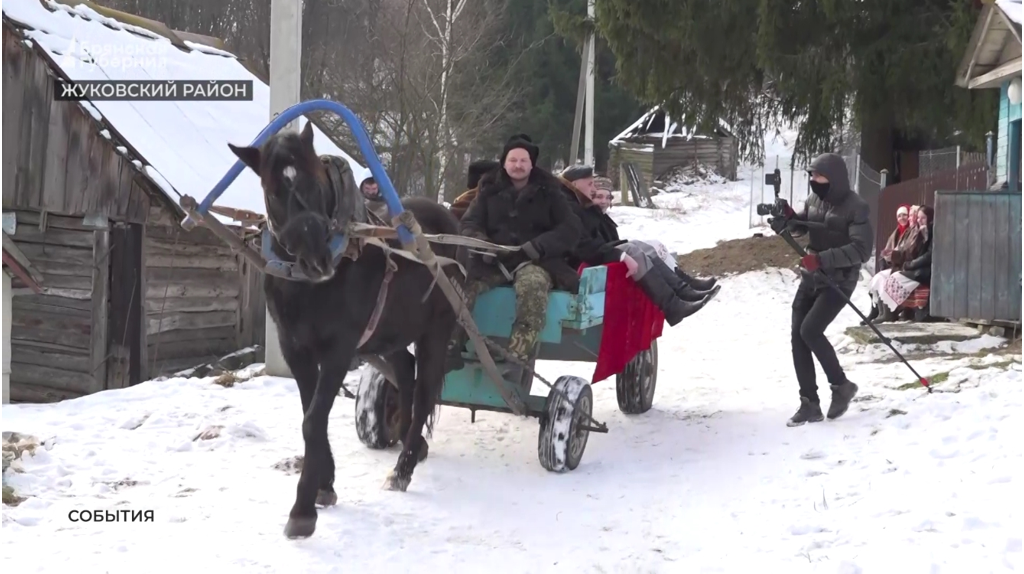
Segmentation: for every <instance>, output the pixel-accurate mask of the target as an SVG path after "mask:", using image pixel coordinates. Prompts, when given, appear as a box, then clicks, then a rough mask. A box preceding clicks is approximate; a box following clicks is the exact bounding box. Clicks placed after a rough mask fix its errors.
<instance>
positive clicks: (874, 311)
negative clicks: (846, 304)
mask: <svg viewBox="0 0 1024 574" xmlns="http://www.w3.org/2000/svg"><path fill="white" fill-rule="evenodd" d="M877 318H878V305H871V312H870V313H868V320H867V321H861V322H860V324H861V325H867V324H868V323H872V322H874V320H875V319H877Z"/></svg>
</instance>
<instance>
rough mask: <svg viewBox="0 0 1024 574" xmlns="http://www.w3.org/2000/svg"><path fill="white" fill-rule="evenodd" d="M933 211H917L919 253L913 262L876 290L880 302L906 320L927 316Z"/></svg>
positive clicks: (926, 208)
mask: <svg viewBox="0 0 1024 574" xmlns="http://www.w3.org/2000/svg"><path fill="white" fill-rule="evenodd" d="M934 217H935V210H934V209H932V208H931V207H928V206H927V205H925V206H923V207H921V209H920V210H918V212H917V236H918V251H917V255H916V256H915V257H914V258H913V259H908V260H907V261H906V262H905V263H904V264H903V270H902V271H899V272H894V273H892V274H890V275H889V278H888V279H886V280H885V285H884V286H883V287H882V289H881V290H880V291H879V297H880V298H881V300H882V302H883V303H884V304H885V305H886V306H887V307H888V308H889V309H890V310H892V311H894V312H897V311H902V312H903V314H904V318H906V319H918V320H922V319H924V318H925V317H927V315H928V294H929V293H930V291H931V280H932V240H933V239H934V233H933V227H932V220H933V219H934Z"/></svg>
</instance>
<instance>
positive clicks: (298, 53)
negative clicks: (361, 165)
mask: <svg viewBox="0 0 1024 574" xmlns="http://www.w3.org/2000/svg"><path fill="white" fill-rule="evenodd" d="M301 70H302V0H271V2H270V120H271V121H272V120H273V119H274V118H275V117H277V115H278V114H279V113H281V112H283V111H284V110H286V109H287V108H290V107H291V106H294V105H295V104H297V103H299V101H300V99H301V98H302V95H301V90H302V74H301ZM298 124H299V121H298V120H295V121H294V122H292V123H291V124H289V125H288V126H287V128H286V129H291V130H295V129H297V128H298ZM266 330H267V341H266V361H265V362H266V373H267V374H268V375H271V376H274V377H291V376H292V374H291V371H290V370H289V369H288V365H287V364H286V363H285V362H284V356H283V355H282V354H281V344H280V343H279V341H278V338H277V326H276V325H274V321H273V320H272V319H271V318H270V313H269V312H268V313H267V322H266Z"/></svg>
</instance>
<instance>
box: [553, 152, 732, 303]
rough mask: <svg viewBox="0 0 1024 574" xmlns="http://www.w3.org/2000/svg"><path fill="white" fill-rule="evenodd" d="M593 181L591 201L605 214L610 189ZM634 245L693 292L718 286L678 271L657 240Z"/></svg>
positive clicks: (710, 289)
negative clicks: (640, 246) (638, 245)
mask: <svg viewBox="0 0 1024 574" xmlns="http://www.w3.org/2000/svg"><path fill="white" fill-rule="evenodd" d="M571 169H573V168H570V169H569V170H566V171H565V172H563V177H564V176H565V175H566V174H568V173H569V171H570V170H571ZM594 181H595V185H594V193H593V197H592V198H591V199H592V200H593V202H594V204H595V205H597V206H598V207H599V208H601V212H602V213H604V214H607V213H608V209H609V208H610V207H611V206H612V192H611V190H610V189H605V188H604V187H602V186H600V185H597V180H596V179H595V180H594ZM636 243H638V244H640V243H642V244H644V245H645V246H649V247H650V249H649V250H648V254H649V255H652V256H655V257H658V258H660V259H661V260H662V261H664V262H665V264H666V265H668V267H669V269H671V270H672V271H673V272H675V274H676V275H677V276H679V278H680V279H682V280H683V282H684V283H686V284H687V285H689V286H690V287H691V288H692V289H693V290H694V291H697V292H702V291H703V292H705V293H707V292H710V291H712V290H713V289H714V288H715V286H716V285H717V284H718V279H717V278H715V277H708V278H703V277H693V276H692V275H690V274H688V273H686V272H685V271H683V270H682V269H680V268H679V264H678V262H676V260H675V258H673V257H672V254H671V253H669V251H668V248H666V247H665V244H663V243H662V242H660V241H658V240H657V239H644V240H642V241H637V242H636ZM716 292H717V291H716Z"/></svg>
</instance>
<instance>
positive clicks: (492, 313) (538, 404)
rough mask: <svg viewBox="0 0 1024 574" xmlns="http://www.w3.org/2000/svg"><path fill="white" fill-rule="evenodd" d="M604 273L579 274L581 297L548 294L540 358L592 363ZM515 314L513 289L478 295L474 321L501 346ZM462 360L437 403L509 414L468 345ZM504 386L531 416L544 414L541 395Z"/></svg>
mask: <svg viewBox="0 0 1024 574" xmlns="http://www.w3.org/2000/svg"><path fill="white" fill-rule="evenodd" d="M607 271H608V269H607V268H606V267H603V266H601V267H588V268H586V269H584V270H583V273H582V274H581V275H580V288H579V293H576V294H573V293H568V292H566V291H552V292H551V293H550V294H549V295H548V311H547V319H546V320H545V323H544V328H543V330H542V331H541V334H540V340H541V348H540V355H539V357H538V358H539V359H543V360H554V361H587V362H596V360H597V353H598V349H599V348H600V345H601V326H602V323H603V321H604V297H605V283H606V279H607ZM515 315H516V297H515V292H514V291H513V290H512V288H511V287H498V288H495V289H491V290H490V291H488V292H486V293H484V294H482V295H480V297H478V298H477V302H476V305H475V306H474V308H473V320H474V321H476V324H477V327H478V328H479V329H480V332H481V333H482V334H483V335H484V336H485V337H487V338H489V339H491V340H492V341H494V342H496V343H497V344H499V345H502V346H505V345H507V342H508V337H509V335H510V334H511V332H512V323H513V322H514V321H515ZM492 356H493V353H492ZM466 357H467V360H466V366H465V368H463V369H461V370H458V371H453V372H451V373H449V374H448V376H447V377H446V378H445V386H444V392H443V393H442V395H441V403H442V404H446V405H452V406H461V407H466V408H470V409H474V410H495V411H502V412H510V411H509V409H508V407H507V405H506V404H505V401H504V399H503V398H502V397H501V395H500V394H498V391H497V390H496V389H495V388H494V383H492V382H491V380H490V378H488V377H487V375H486V373H484V371H483V369H482V368H481V366H480V364H479V362H477V361H476V355H475V353H474V349H473V345H472V343H470V344H469V354H468V355H467V356H466ZM495 358H496V359H497V357H495ZM506 383H507V385H508V386H509V387H510V388H511V389H513V392H516V393H517V394H518V395H519V397H520V398H521V399H522V400H523V401H524V402H525V403H526V404H527V407H528V409H529V413H530V414H531V415H534V416H537V415H539V414H540V413H541V412H543V411H544V403H545V400H546V398H545V397H542V396H534V395H531V394H530V390H531V389H530V388H529V387H525V386H520V385H518V384H513V383H511V382H507V381H506ZM531 386H532V385H531ZM545 395H546V393H545Z"/></svg>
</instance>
